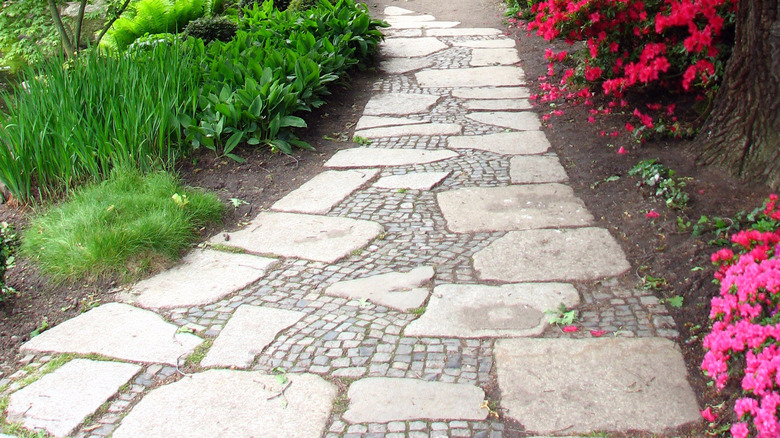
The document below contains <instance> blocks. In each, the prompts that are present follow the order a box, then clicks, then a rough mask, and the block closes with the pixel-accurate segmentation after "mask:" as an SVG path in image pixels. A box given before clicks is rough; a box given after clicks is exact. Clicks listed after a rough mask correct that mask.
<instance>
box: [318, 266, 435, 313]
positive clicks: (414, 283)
mask: <svg viewBox="0 0 780 438" xmlns="http://www.w3.org/2000/svg"><path fill="white" fill-rule="evenodd" d="M433 274H434V271H433V268H431V267H429V266H423V267H419V268H415V269H413V270H411V271H409V272H389V273H387V274H380V275H374V276H371V277H364V278H358V279H356V280H348V281H341V282H338V283H334V284H333V285H331V286H330V287H328V288H327V289H325V293H326V294H328V295H333V296H337V297H344V298H348V299H358V300H360V299H365V300H369V301H371V302H372V303H376V304H379V305H382V306H386V307H392V308H394V309H398V310H406V309H413V308H417V307H420V305H422V303H423V302H424V301H425V300H426V299H427V298H428V293H429V289H428V287H424V285H425V284H426V283H428V282H430V281H431V279H432V278H433Z"/></svg>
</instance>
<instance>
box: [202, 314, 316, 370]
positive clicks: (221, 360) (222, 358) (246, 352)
mask: <svg viewBox="0 0 780 438" xmlns="http://www.w3.org/2000/svg"><path fill="white" fill-rule="evenodd" d="M304 316H306V314H305V313H303V312H295V311H292V310H284V309H274V308H270V307H259V306H250V305H247V304H244V305H241V306H239V307H238V308H237V309H236V311H235V312H234V313H233V316H231V317H230V320H229V321H228V323H227V324H226V325H225V328H224V329H222V331H221V332H220V333H219V336H217V339H216V340H215V341H214V345H212V347H211V349H210V350H209V352H208V354H207V355H206V357H205V358H203V360H202V361H201V362H200V365H201V366H203V367H236V368H248V367H249V366H250V365H252V361H253V360H254V358H255V356H256V355H258V354H260V353H262V352H263V349H265V347H267V346H268V345H269V344H271V342H273V341H274V338H276V335H277V334H278V333H279V332H281V331H282V330H284V329H286V328H288V327H290V326H292V325H294V324H295V323H297V322H298V321H300V320H301V318H303V317H304Z"/></svg>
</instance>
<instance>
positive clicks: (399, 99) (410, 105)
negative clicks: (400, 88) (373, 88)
mask: <svg viewBox="0 0 780 438" xmlns="http://www.w3.org/2000/svg"><path fill="white" fill-rule="evenodd" d="M439 99H440V97H439V96H434V95H432V94H410V93H383V94H377V95H374V96H373V97H372V98H371V100H369V101H368V103H367V104H366V107H365V109H364V110H363V114H365V115H369V116H381V115H399V116H400V115H407V114H418V113H424V112H429V111H430V109H431V107H433V106H434V105H436V102H438V101H439Z"/></svg>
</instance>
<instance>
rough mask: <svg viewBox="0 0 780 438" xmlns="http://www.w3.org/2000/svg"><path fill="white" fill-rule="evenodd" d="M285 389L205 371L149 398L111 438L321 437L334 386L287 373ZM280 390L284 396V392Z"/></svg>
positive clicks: (250, 377) (267, 379)
mask: <svg viewBox="0 0 780 438" xmlns="http://www.w3.org/2000/svg"><path fill="white" fill-rule="evenodd" d="M287 378H288V379H289V386H287V387H286V389H284V388H285V385H286V384H281V383H279V382H278V381H277V379H276V376H271V375H267V374H263V373H259V372H248V371H232V370H209V371H206V372H203V373H197V374H194V375H192V376H189V377H187V378H184V379H182V380H179V381H178V382H175V383H171V384H170V385H166V386H163V387H160V388H157V389H154V390H152V391H151V392H150V393H149V394H147V395H146V396H145V397H144V398H143V399H142V400H141V401H140V402H139V403H138V404H137V405H136V406H135V407H134V408H133V410H132V411H130V413H129V414H127V416H126V417H125V418H124V419H123V420H122V423H121V424H120V426H119V428H117V429H116V431H114V434H113V435H112V436H113V437H114V438H138V437H165V438H213V437H266V436H269V433H270V436H278V437H291V438H292V437H294V438H319V437H320V436H321V435H322V434H323V432H324V431H325V426H326V424H327V422H328V419H329V417H330V412H331V406H332V404H333V400H334V399H335V398H336V394H337V391H336V387H335V386H333V385H332V384H331V383H328V382H327V381H326V380H324V379H323V378H321V377H319V376H315V375H312V374H288V375H287ZM282 391H284V392H282Z"/></svg>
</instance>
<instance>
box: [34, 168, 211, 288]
mask: <svg viewBox="0 0 780 438" xmlns="http://www.w3.org/2000/svg"><path fill="white" fill-rule="evenodd" d="M223 209H224V206H223V205H222V204H221V203H220V201H219V200H218V199H217V197H216V196H215V195H213V194H207V193H204V192H202V191H198V190H194V189H191V188H186V187H183V186H182V185H180V184H179V181H178V180H177V179H176V178H175V177H174V176H172V175H170V174H168V173H164V172H156V173H150V174H148V175H146V176H142V175H141V174H140V173H139V172H137V171H134V170H117V171H114V172H112V174H111V176H110V177H109V178H108V179H107V180H106V181H104V182H102V183H100V184H94V185H89V186H85V187H84V188H81V189H78V190H77V191H76V192H75V193H74V195H73V196H71V197H70V199H69V200H67V201H66V202H64V203H62V204H61V205H59V206H56V207H53V208H51V209H49V210H48V211H45V212H43V213H42V214H39V215H38V216H36V217H35V218H34V219H33V220H32V221H31V223H30V226H29V227H28V229H27V230H26V231H25V233H24V235H23V239H22V246H21V252H22V254H23V255H25V256H27V257H31V258H34V259H35V260H36V262H37V264H38V266H40V267H41V269H42V270H43V271H44V272H45V273H47V274H48V275H50V276H52V277H53V278H54V279H55V280H71V281H74V280H78V279H87V280H95V279H98V278H117V279H120V280H134V279H136V278H138V277H140V276H141V275H142V274H143V273H146V272H149V271H150V270H151V269H152V268H154V267H156V266H160V265H162V264H164V263H167V262H169V261H172V260H175V259H177V258H178V257H179V256H180V254H181V252H182V250H184V249H185V248H187V246H188V245H190V244H191V243H192V242H193V241H194V239H195V238H196V236H197V231H198V229H199V228H200V227H202V226H204V225H206V224H208V223H210V222H215V221H218V220H219V219H220V218H221V215H222V211H223Z"/></svg>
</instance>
